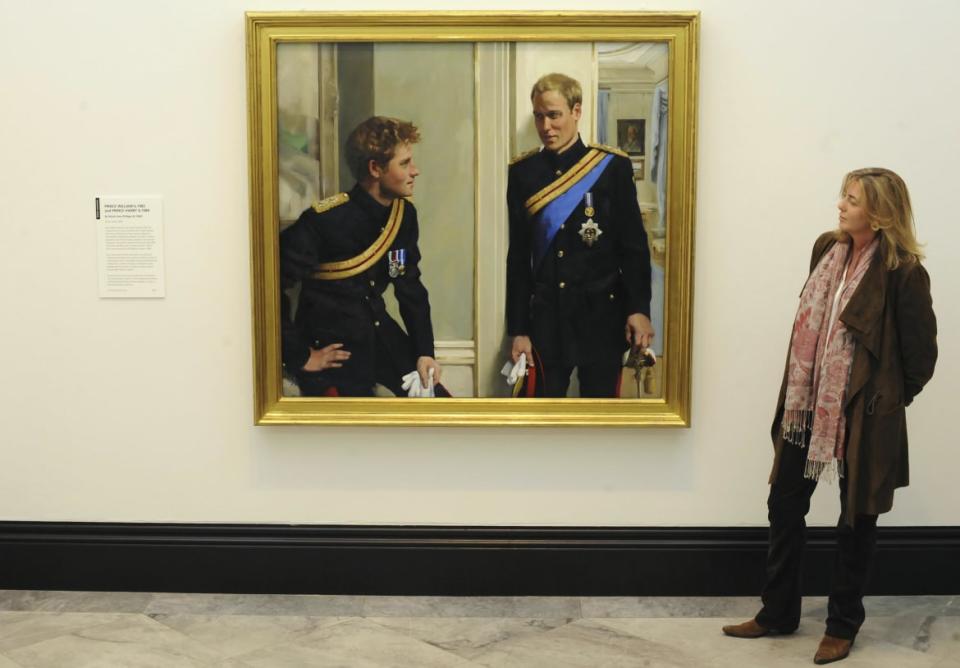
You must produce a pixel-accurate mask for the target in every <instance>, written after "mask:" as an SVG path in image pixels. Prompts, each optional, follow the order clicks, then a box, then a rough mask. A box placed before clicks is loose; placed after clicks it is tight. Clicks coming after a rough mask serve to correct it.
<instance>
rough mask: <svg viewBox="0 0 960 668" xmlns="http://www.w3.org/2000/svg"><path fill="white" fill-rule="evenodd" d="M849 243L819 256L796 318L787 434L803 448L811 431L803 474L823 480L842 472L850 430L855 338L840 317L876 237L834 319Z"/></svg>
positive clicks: (785, 416) (789, 373)
mask: <svg viewBox="0 0 960 668" xmlns="http://www.w3.org/2000/svg"><path fill="white" fill-rule="evenodd" d="M850 246H851V245H850V244H849V243H836V244H834V245H833V248H831V249H830V251H829V252H828V253H827V254H826V255H824V257H823V259H821V260H820V262H819V263H818V264H817V266H816V268H815V269H814V270H813V273H812V274H810V278H808V279H807V284H806V285H805V286H804V287H803V292H802V293H801V294H800V307H799V308H798V309H797V317H796V319H795V320H794V322H793V339H792V343H791V345H790V360H789V362H788V365H787V396H786V403H785V405H784V413H783V423H782V424H783V436H784V439H785V440H787V441H788V442H790V443H794V444H795V445H799V446H800V447H803V445H804V436H805V435H806V433H807V432H809V433H810V449H809V450H808V451H807V465H806V467H805V469H804V472H803V475H804V477H805V478H811V479H813V480H819V479H820V475H821V474H822V473H823V472H824V471H827V479H828V480H829V479H831V478H832V477H833V474H834V473H838V474H839V475H840V476H842V475H843V457H844V441H845V430H846V418H845V416H844V413H843V404H844V399H845V397H846V393H847V381H848V379H849V377H850V367H851V364H852V362H853V348H854V340H853V337H852V336H851V335H850V334H849V333H848V332H847V328H846V326H845V325H844V324H843V321H842V320H840V314H841V313H842V312H843V309H844V308H845V307H846V305H847V303H848V302H849V301H850V297H851V296H852V295H853V293H854V292H856V290H857V286H858V285H860V279H862V278H863V275H864V273H866V271H867V268H868V267H869V266H870V262H871V261H872V260H873V256H874V254H875V253H876V250H877V240H876V239H874V240H873V241H872V242H871V243H870V245H869V246H867V248H866V249H865V250H864V252H863V256H862V257H861V258H860V263H859V264H858V265H857V268H856V269H855V270H854V272H853V275H852V276H849V277H848V280H847V283H846V285H845V286H844V287H843V292H842V293H841V295H840V301H839V303H838V304H837V308H836V311H835V312H834V314H833V322H831V321H830V320H831V318H830V311H831V308H832V306H833V299H834V295H835V294H836V292H837V289H838V288H839V287H840V282H841V280H842V279H843V273H844V271H845V270H846V266H847V255H848V253H849V252H850ZM831 325H832V327H831ZM828 332H829V337H828Z"/></svg>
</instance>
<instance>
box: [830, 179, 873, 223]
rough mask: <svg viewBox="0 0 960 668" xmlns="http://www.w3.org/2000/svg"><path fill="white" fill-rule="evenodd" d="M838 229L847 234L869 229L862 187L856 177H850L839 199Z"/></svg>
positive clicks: (868, 218)
mask: <svg viewBox="0 0 960 668" xmlns="http://www.w3.org/2000/svg"><path fill="white" fill-rule="evenodd" d="M837 208H838V209H840V229H841V230H843V231H844V232H846V233H847V234H851V235H857V234H863V233H864V232H867V231H870V216H869V215H868V214H867V206H866V202H865V201H864V197H863V187H862V186H861V185H860V182H859V181H857V180H856V179H851V181H850V182H849V183H848V184H847V187H846V188H844V191H843V195H842V196H841V197H840V201H839V202H837Z"/></svg>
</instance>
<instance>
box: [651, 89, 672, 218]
mask: <svg viewBox="0 0 960 668" xmlns="http://www.w3.org/2000/svg"><path fill="white" fill-rule="evenodd" d="M667 109H668V104H667V82H666V81H661V82H660V83H658V84H657V87H656V88H655V89H654V91H653V109H651V113H650V118H651V119H653V133H652V134H653V164H651V165H650V179H651V180H652V181H653V182H654V183H656V184H657V206H658V207H659V208H660V225H661V227H666V225H667Z"/></svg>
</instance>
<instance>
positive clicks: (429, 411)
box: [246, 12, 699, 427]
mask: <svg viewBox="0 0 960 668" xmlns="http://www.w3.org/2000/svg"><path fill="white" fill-rule="evenodd" d="M246 41H247V93H248V122H249V127H248V139H249V149H250V158H249V168H250V226H251V227H250V230H251V278H252V310H253V318H252V321H253V359H254V419H255V422H256V424H261V425H267V424H328V425H369V424H373V425H416V426H419V425H450V426H453V425H500V426H503V425H517V426H557V425H580V426H657V427H667V426H689V424H690V391H691V343H692V324H693V323H692V308H693V256H694V211H695V206H694V203H695V189H696V188H695V186H696V169H695V161H696V138H697V133H696V127H697V68H698V48H699V13H698V12H615V13H609V12H607V13H602V12H445V13H436V12H403V13H379V12H361V13H325V12H324V13H318V12H282V13H278V12H270V13H264V12H249V13H247V14H246ZM348 41H363V42H380V41H384V42H450V41H459V42H472V43H478V42H537V41H544V42H662V43H665V44H667V45H668V48H669V86H670V96H671V97H670V105H669V112H668V113H669V116H668V122H669V127H670V136H669V144H668V147H669V148H668V195H667V197H668V206H667V210H668V216H669V221H670V223H669V228H668V232H667V245H666V247H667V251H666V260H665V263H666V264H665V267H666V269H665V274H666V279H665V299H664V310H665V320H664V330H665V331H664V332H662V333H658V334H659V335H662V336H663V337H664V341H665V345H666V350H667V353H666V359H665V369H666V371H665V377H664V378H663V396H662V398H657V399H650V398H646V399H627V400H624V399H618V400H597V399H509V398H453V399H395V398H375V399H360V398H314V397H311V398H306V397H286V396H283V393H282V371H281V362H280V324H279V317H280V316H279V313H280V307H279V294H280V287H279V277H278V243H277V240H278V234H279V216H278V213H277V210H278V184H277V178H278V177H277V150H278V147H277V117H276V108H277V105H276V99H277V81H276V53H277V45H278V44H280V43H285V42H293V43H297V42H348ZM478 227H479V226H478ZM475 261H476V258H475Z"/></svg>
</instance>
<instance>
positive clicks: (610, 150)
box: [590, 144, 630, 158]
mask: <svg viewBox="0 0 960 668" xmlns="http://www.w3.org/2000/svg"><path fill="white" fill-rule="evenodd" d="M590 148H596V149H599V150H601V151H606V152H607V153H613V154H614V155H622V156H623V157H624V158H629V157H630V156H629V155H627V154H626V153H625V152H624V151H621V150H620V149H618V148H617V147H616V146H608V145H606V144H590Z"/></svg>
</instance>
